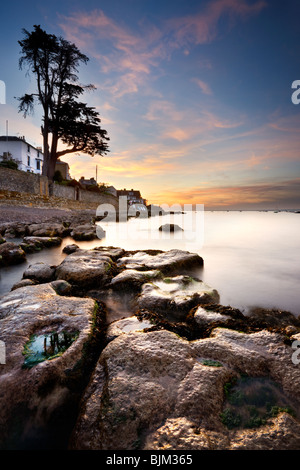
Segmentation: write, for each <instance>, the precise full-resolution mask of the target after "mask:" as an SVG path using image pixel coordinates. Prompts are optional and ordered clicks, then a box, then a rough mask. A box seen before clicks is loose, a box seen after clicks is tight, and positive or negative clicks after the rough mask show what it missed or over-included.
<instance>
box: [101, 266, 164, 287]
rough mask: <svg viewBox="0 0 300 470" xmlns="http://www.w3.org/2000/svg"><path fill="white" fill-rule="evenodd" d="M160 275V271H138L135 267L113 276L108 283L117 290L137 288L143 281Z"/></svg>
mask: <svg viewBox="0 0 300 470" xmlns="http://www.w3.org/2000/svg"><path fill="white" fill-rule="evenodd" d="M161 277H162V274H161V272H160V271H158V270H157V269H156V270H152V271H138V270H136V269H125V270H124V271H122V272H121V273H120V274H118V275H117V276H115V277H114V278H113V279H112V280H111V283H110V287H112V288H113V289H118V290H127V289H129V290H139V289H140V288H141V286H142V285H143V284H144V283H145V282H149V281H151V280H153V279H159V278H161Z"/></svg>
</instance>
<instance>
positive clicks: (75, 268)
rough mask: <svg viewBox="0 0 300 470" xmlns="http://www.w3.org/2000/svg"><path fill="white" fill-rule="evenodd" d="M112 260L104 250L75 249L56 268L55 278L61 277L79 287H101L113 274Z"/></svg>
mask: <svg viewBox="0 0 300 470" xmlns="http://www.w3.org/2000/svg"><path fill="white" fill-rule="evenodd" d="M114 274H115V273H114V262H113V261H112V259H111V258H110V257H109V256H108V255H106V253H105V252H102V251H97V250H77V251H75V252H74V253H72V254H70V255H68V256H67V257H66V258H65V259H64V260H63V261H62V263H61V264H60V265H59V266H57V268H56V273H55V276H56V279H63V280H65V281H67V282H69V283H70V284H72V285H76V286H79V287H80V288H81V289H86V288H90V287H99V288H101V287H103V286H104V285H106V284H107V283H108V282H110V280H111V278H112V277H113V275H114Z"/></svg>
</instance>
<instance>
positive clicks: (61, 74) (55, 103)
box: [18, 25, 109, 179]
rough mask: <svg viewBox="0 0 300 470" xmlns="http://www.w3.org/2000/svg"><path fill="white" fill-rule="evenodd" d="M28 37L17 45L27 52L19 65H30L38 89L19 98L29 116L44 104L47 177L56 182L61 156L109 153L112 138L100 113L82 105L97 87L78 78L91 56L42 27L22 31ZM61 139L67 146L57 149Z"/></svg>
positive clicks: (43, 128)
mask: <svg viewBox="0 0 300 470" xmlns="http://www.w3.org/2000/svg"><path fill="white" fill-rule="evenodd" d="M23 34H24V36H25V37H24V39H23V40H22V41H18V42H19V45H20V46H21V51H22V56H21V58H20V61H19V65H20V68H21V69H22V68H23V66H24V65H25V64H26V65H27V66H28V67H29V72H31V73H32V74H34V76H35V78H36V86H37V90H36V93H31V94H27V93H26V94H24V95H23V96H22V97H20V98H18V100H19V112H23V114H24V117H26V116H27V115H28V114H29V113H32V112H33V109H34V105H35V102H36V101H37V102H38V103H39V104H40V105H41V106H42V110H43V123H42V126H41V133H42V136H43V148H44V164H43V174H44V175H46V176H48V178H49V179H53V176H54V172H55V163H56V161H57V159H58V158H59V157H61V156H63V155H66V154H70V153H75V152H84V153H87V154H88V155H91V156H94V155H96V154H98V155H104V154H106V153H107V152H109V150H108V144H107V142H108V141H109V137H108V136H107V132H106V130H104V129H102V128H101V126H100V123H101V119H100V117H99V113H98V112H97V111H96V109H95V108H92V107H89V106H87V104H86V103H82V102H80V101H78V98H79V97H80V96H81V95H82V94H83V93H84V92H85V91H86V90H93V89H95V87H94V86H93V85H80V84H79V79H78V75H77V73H78V67H79V65H80V64H81V63H83V64H86V63H87V62H88V60H89V59H88V57H87V56H86V55H84V54H82V53H81V52H80V51H79V49H78V48H77V46H76V45H75V44H72V43H70V42H68V41H66V40H65V39H63V38H62V37H56V36H55V35H53V34H48V33H46V31H43V30H42V29H41V27H40V26H36V25H34V30H33V31H32V32H31V33H30V32H28V31H27V30H25V29H23ZM50 135H51V139H50ZM50 140H51V142H50ZM59 141H61V142H62V143H63V144H65V146H66V147H65V148H64V149H63V150H59V151H58V143H59Z"/></svg>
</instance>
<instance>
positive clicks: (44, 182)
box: [0, 167, 49, 196]
mask: <svg viewBox="0 0 300 470" xmlns="http://www.w3.org/2000/svg"><path fill="white" fill-rule="evenodd" d="M48 186H49V185H48V178H47V177H46V176H41V175H37V174H34V173H26V172H25V171H19V170H11V169H10V168H3V167H0V190H2V191H16V192H22V193H29V194H40V195H44V196H48V195H49V189H48Z"/></svg>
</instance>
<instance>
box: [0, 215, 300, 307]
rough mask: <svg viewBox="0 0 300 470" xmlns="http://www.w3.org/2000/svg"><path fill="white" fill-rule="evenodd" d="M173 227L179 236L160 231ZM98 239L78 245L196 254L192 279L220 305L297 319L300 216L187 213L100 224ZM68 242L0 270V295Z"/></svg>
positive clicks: (58, 257)
mask: <svg viewBox="0 0 300 470" xmlns="http://www.w3.org/2000/svg"><path fill="white" fill-rule="evenodd" d="M165 223H174V224H177V225H179V226H180V227H182V228H183V232H175V233H171V234H166V233H164V232H161V231H159V227H160V226H161V225H163V224H165ZM99 224H100V225H101V227H102V228H103V229H104V230H105V231H106V237H105V238H104V239H102V240H98V239H97V240H93V241H88V242H76V243H77V244H78V245H79V246H80V247H81V248H85V249H89V248H93V247H96V246H116V247H121V248H124V249H126V250H145V249H161V250H170V249H182V250H187V251H191V252H195V253H198V254H200V256H202V257H203V259H204V268H203V269H201V270H200V271H199V272H194V273H193V275H195V276H196V277H198V278H200V279H202V280H203V281H204V282H206V283H207V284H209V285H211V286H212V287H214V288H215V289H217V290H218V291H219V294H220V297H221V303H222V304H223V305H231V306H233V307H237V308H240V309H241V310H243V311H244V312H246V311H247V309H248V308H249V307H251V306H257V305H259V306H261V307H265V308H273V307H274V308H279V309H282V310H289V311H291V312H293V313H294V314H296V315H298V314H300V294H299V279H300V239H299V233H300V215H299V214H296V213H288V212H279V213H273V212H255V211H253V212H252V211H249V212H247V211H245V212H239V211H237V212H234V211H233V212H227V211H224V212H204V213H203V212H199V213H195V212H193V213H192V212H189V213H185V214H177V215H169V216H160V217H152V218H150V219H130V220H129V221H128V222H121V223H118V224H115V223H113V222H108V221H107V222H105V221H102V222H100V223H99ZM71 243H74V240H73V239H71V238H67V239H64V240H63V244H62V245H61V246H60V247H57V248H51V249H45V250H43V251H41V252H39V253H35V254H31V255H28V257H27V262H26V263H23V264H22V265H19V266H14V267H9V268H2V269H1V270H0V293H5V292H8V291H9V290H10V288H11V286H12V285H13V284H14V283H15V282H17V281H19V280H20V279H21V278H22V275H23V272H24V270H25V268H26V266H28V265H29V264H32V263H35V262H39V261H44V262H45V263H48V264H51V265H57V264H59V263H60V262H61V261H62V260H63V259H64V257H65V256H66V255H65V254H64V253H62V249H63V247H64V246H65V245H67V244H71Z"/></svg>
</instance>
